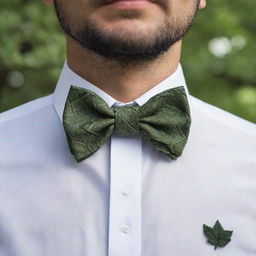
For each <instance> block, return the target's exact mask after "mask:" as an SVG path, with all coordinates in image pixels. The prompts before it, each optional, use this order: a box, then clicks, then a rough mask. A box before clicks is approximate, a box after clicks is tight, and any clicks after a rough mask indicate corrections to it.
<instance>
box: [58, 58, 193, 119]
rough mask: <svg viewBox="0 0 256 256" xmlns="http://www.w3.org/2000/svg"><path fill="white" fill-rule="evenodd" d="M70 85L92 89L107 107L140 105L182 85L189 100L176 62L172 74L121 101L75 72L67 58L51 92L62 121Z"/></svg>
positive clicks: (184, 82) (181, 73)
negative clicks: (134, 95) (149, 87)
mask: <svg viewBox="0 0 256 256" xmlns="http://www.w3.org/2000/svg"><path fill="white" fill-rule="evenodd" d="M71 85H76V86H79V87H82V88H85V89H88V90H91V91H93V92H94V93H96V94H97V95H99V96H100V97H101V98H102V99H103V100H104V101H105V102H106V103H107V104H108V106H109V107H111V106H113V105H117V106H122V105H130V104H134V103H137V104H138V105H139V106H142V105H143V104H145V103H146V102H147V101H148V100H149V99H150V98H152V97H153V96H154V95H156V94H158V93H160V92H162V91H165V90H167V89H171V88H175V87H178V86H184V88H185V91H186V94H187V96H188V101H189V91H188V88H187V85H186V81H185V78H184V74H183V70H182V67H181V64H180V63H179V64H178V67H177V69H176V71H175V72H174V73H173V74H171V75H170V76H169V77H167V78H166V79H164V80H163V81H161V82H160V83H159V84H157V85H155V86H154V87H153V88H151V89H150V90H148V91H147V92H145V93H144V94H143V95H141V96H140V97H138V98H137V99H135V100H134V101H131V102H128V103H123V102H120V101H118V100H116V99H114V98H113V97H111V96H110V95H109V94H107V93H106V92H104V91H103V90H101V89H100V88H98V87H97V86H95V85H93V84H92V83H90V82H89V81H87V80H86V79H84V78H82V77H81V76H79V75H78V74H76V73H75V72H74V71H73V70H71V68H70V67H69V66H68V64H67V60H65V62H64V65H63V68H62V71H61V74H60V77H59V80H58V82H57V86H56V88H55V91H54V93H53V105H54V107H55V109H56V111H57V113H58V115H59V117H60V119H61V121H62V115H63V110H64V106H65V102H66V99H67V96H68V92H69V89H70V86H71Z"/></svg>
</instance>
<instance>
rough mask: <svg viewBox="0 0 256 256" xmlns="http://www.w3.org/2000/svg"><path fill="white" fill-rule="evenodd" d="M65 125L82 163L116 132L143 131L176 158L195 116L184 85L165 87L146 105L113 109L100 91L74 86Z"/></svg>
mask: <svg viewBox="0 0 256 256" xmlns="http://www.w3.org/2000/svg"><path fill="white" fill-rule="evenodd" d="M63 125H64V129H65V131H66V135H67V139H68V144H69V147H70V151H71V153H72V154H73V155H74V156H75V158H76V160H77V161H78V162H81V161H82V160H84V159H86V158H88V157H89V156H91V155H92V154H93V153H94V152H96V151H97V150H98V149H99V148H101V147H102V145H103V144H104V143H106V141H107V139H108V138H109V136H111V134H112V133H114V134H116V135H118V136H135V135H139V134H141V135H142V136H143V137H144V138H145V139H146V140H147V141H148V142H149V143H150V144H151V145H152V146H153V147H154V148H155V149H156V150H158V151H159V152H161V153H163V154H165V155H166V156H167V157H168V158H170V159H173V160H174V159H177V158H178V157H179V156H180V155H181V154H182V151H183V149H184V147H185V144H186V142H187V139H188V135H189V129H190V125H191V118H190V109H189V104H188V100H187V96H186V92H185V89H184V87H183V86H179V87H177V88H173V89H168V90H165V91H163V92H161V93H159V94H157V95H155V96H154V97H152V98H151V99H149V100H148V101H147V102H146V103H145V104H144V105H142V106H138V105H134V106H121V107H114V108H113V107H112V108H110V107H109V106H108V105H107V103H106V102H105V101H104V100H103V99H102V98H101V97H99V96H98V95H97V94H96V93H94V92H92V91H90V90H87V89H84V88H80V87H77V86H74V85H72V86H71V88H70V91H69V94H68V97H67V101H66V104H65V108H64V112H63Z"/></svg>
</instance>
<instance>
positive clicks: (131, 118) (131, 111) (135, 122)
mask: <svg viewBox="0 0 256 256" xmlns="http://www.w3.org/2000/svg"><path fill="white" fill-rule="evenodd" d="M113 111H114V113H115V126H114V133H115V134H116V135H119V136H134V135H139V134H140V125H139V113H138V106H121V107H115V108H113Z"/></svg>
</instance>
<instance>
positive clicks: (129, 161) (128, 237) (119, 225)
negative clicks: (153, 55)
mask: <svg viewBox="0 0 256 256" xmlns="http://www.w3.org/2000/svg"><path fill="white" fill-rule="evenodd" d="M141 161H142V142H141V137H140V136H130V137H121V136H116V135H112V137H111V147H110V197H109V231H108V235H109V239H108V256H120V255H122V256H131V255H132V256H141V165H142V163H141Z"/></svg>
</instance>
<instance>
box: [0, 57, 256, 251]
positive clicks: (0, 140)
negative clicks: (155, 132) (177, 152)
mask: <svg viewBox="0 0 256 256" xmlns="http://www.w3.org/2000/svg"><path fill="white" fill-rule="evenodd" d="M71 85H76V86H80V87H83V88H87V89H89V90H91V91H93V92H95V93H97V94H98V95H99V96H100V97H102V98H103V99H104V100H105V101H106V103H107V104H108V105H109V106H110V107H111V106H113V105H117V106H120V105H125V103H121V102H118V101H116V100H115V99H114V98H112V97H111V96H110V95H108V94H107V93H105V92H104V91H102V90H101V89H99V88H97V87H96V86H94V85H93V84H91V83H90V82H88V81H87V80H85V79H83V78H82V77H80V76H79V75H77V74H76V73H75V72H73V71H72V70H71V69H70V68H69V67H68V65H67V61H65V63H64V66H63V69H62V72H61V75H60V78H59V80H58V83H57V86H56V89H55V91H54V93H53V94H52V95H49V96H47V97H43V98H40V99H37V100H34V101H31V102H29V103H27V104H24V105H22V106H19V107H17V108H14V109H12V110H9V111H6V112H4V113H2V114H1V115H0V256H215V255H222V256H250V255H251V256H255V255H256V203H255V202H256V126H255V125H254V124H253V123H250V122H248V121H246V120H244V119H242V118H239V117H237V116H234V115H232V114H230V113H228V112H226V111H224V110H221V109H219V108H217V107H214V106H212V105H209V104H207V103H205V102H203V101H201V100H199V99H197V98H195V97H193V96H191V95H190V94H189V92H188V88H187V86H186V82H185V78H184V75H183V71H182V67H181V65H180V64H179V66H178V68H177V70H176V71H175V72H174V73H173V74H172V75H171V76H169V77H168V78H166V79H165V80H163V81H162V82H160V83H159V84H157V85H155V86H154V87H153V88H152V89H150V90H149V91H147V92H146V93H145V94H143V95H142V96H140V97H139V98H137V99H136V100H135V101H134V102H136V103H138V104H139V105H143V104H144V103H145V102H146V101H147V100H149V99H150V98H151V97H152V96H154V95H156V94H157V93H160V92H162V91H164V90H166V89H169V88H174V87H177V86H181V85H183V86H184V87H185V90H186V92H187V95H188V100H189V104H190V110H191V118H192V124H191V128H190V134H189V138H188V142H187V144H186V146H185V149H184V151H183V154H182V155H181V156H180V157H179V158H178V159H177V160H167V158H166V157H164V156H163V155H162V154H161V153H159V152H157V151H156V150H154V149H153V148H152V147H151V146H150V145H149V144H147V142H145V141H144V139H142V138H141V137H140V136H133V137H118V136H115V135H113V136H111V138H110V139H109V140H108V141H107V143H106V144H105V145H104V146H103V147H102V148H100V149H99V150H98V151H97V152H96V153H94V154H93V155H92V156H91V157H89V158H88V159H86V160H84V161H82V162H81V163H77V162H76V161H75V158H74V157H73V155H71V153H70V151H69V148H68V144H67V139H66V135H65V132H64V129H63V126H62V114H63V108H64V104H65V101H66V98H67V94H68V91H69V89H70V86H71ZM202 86H203V85H202ZM209 93H210V92H209ZM134 102H130V103H127V104H132V103H134ZM217 219H218V220H219V221H220V223H221V224H222V225H223V228H224V229H227V230H233V235H232V237H231V239H232V240H231V242H230V243H228V244H227V245H226V246H225V247H222V248H217V250H214V246H213V245H211V244H209V243H207V237H206V236H205V235H204V233H203V224H206V225H208V226H213V225H214V224H215V222H216V220H217Z"/></svg>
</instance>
